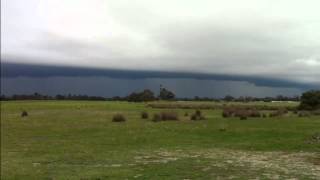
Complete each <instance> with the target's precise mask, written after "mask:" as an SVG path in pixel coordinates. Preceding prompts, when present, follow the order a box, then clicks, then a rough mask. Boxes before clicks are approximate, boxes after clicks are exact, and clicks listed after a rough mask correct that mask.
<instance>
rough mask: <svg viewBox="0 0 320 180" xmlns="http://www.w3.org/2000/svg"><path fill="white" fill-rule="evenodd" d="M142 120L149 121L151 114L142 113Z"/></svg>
mask: <svg viewBox="0 0 320 180" xmlns="http://www.w3.org/2000/svg"><path fill="white" fill-rule="evenodd" d="M141 118H142V119H148V118H149V114H148V113H147V112H142V113H141Z"/></svg>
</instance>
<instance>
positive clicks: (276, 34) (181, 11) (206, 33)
mask: <svg viewBox="0 0 320 180" xmlns="http://www.w3.org/2000/svg"><path fill="white" fill-rule="evenodd" d="M319 7H320V1H319V0H308V1H302V0H241V1H231V0H224V1H218V0H202V1H195V0H161V1H160V0H152V1H150V0H131V1H129V0H67V1H66V0H46V1H43V0H28V1H25V0H2V1H1V63H2V64H4V63H11V64H37V65H49V66H53V65H54V66H60V67H63V66H66V67H84V68H97V69H108V70H110V69H117V70H128V71H132V70H134V71H142V72H145V71H155V72H169V73H172V72H173V73H189V76H188V77H187V78H189V79H193V77H192V75H194V74H212V75H214V76H212V78H211V79H212V80H213V81H216V80H217V78H216V77H217V76H226V78H225V79H222V80H227V81H230V83H231V81H234V80H237V81H239V80H238V78H234V79H231V80H230V78H228V77H230V76H232V77H241V78H240V79H241V82H244V83H249V84H253V85H254V86H261V85H259V83H257V80H254V81H253V80H252V78H254V79H259V78H260V79H261V81H263V82H264V81H265V80H266V79H268V80H270V81H272V82H276V83H275V84H274V85H270V84H268V85H266V84H263V83H262V84H263V86H264V87H278V84H279V82H284V84H297V86H296V87H291V86H290V87H288V88H295V90H292V92H298V91H297V90H296V89H300V91H302V90H301V89H303V88H301V87H303V86H305V87H309V86H311V87H316V88H319V84H320V71H319V69H320V11H319ZM16 73H18V72H16ZM80 75H81V73H80ZM20 76H25V77H28V75H26V74H23V73H22V74H21V75H20ZM58 76H61V74H55V75H51V76H50V77H58ZM78 76H79V74H74V75H73V77H75V78H78ZM2 78H6V77H5V76H3V75H2ZM8 78H11V80H12V79H14V77H8ZM47 78H48V77H47ZM128 78H130V77H128ZM147 78H148V77H143V79H147ZM156 78H163V77H162V76H160V77H156ZM172 78H174V77H172ZM246 78H247V79H246ZM42 79H43V78H42ZM47 80H48V79H47ZM219 80H221V79H219ZM42 81H44V79H43V80H42ZM48 81H49V80H48ZM6 82H7V81H6ZM16 82H18V81H16ZM16 84H17V83H16ZM35 84H37V83H35ZM38 84H39V83H38ZM40 84H41V83H40ZM169 84H170V83H169ZM208 84H210V83H208ZM4 85H7V84H4ZM7 86H9V85H7ZM213 86H214V85H213ZM245 87H247V90H248V89H250V90H252V91H254V88H252V86H249V85H248V86H245ZM8 88H9V87H8ZM12 88H13V89H14V87H11V89H12ZM239 88H240V87H239ZM281 88H282V87H281ZM240 89H241V88H240ZM247 90H243V92H245V91H247ZM261 91H262V92H266V93H265V95H268V93H267V92H268V91H266V90H265V89H261ZM300 91H299V92H300ZM276 92H278V90H276ZM279 92H282V91H279ZM204 94H205V93H204ZM260 94H263V93H260ZM269 94H270V93H269ZM289 94H290V93H289Z"/></svg>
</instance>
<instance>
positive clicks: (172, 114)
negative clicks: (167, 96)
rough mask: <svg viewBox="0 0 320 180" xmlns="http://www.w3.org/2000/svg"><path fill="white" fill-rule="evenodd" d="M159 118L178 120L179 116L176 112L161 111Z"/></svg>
mask: <svg viewBox="0 0 320 180" xmlns="http://www.w3.org/2000/svg"><path fill="white" fill-rule="evenodd" d="M161 120H163V121H170V120H179V118H178V114H177V113H176V112H162V113H161Z"/></svg>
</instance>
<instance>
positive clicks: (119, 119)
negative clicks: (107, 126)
mask: <svg viewBox="0 0 320 180" xmlns="http://www.w3.org/2000/svg"><path fill="white" fill-rule="evenodd" d="M125 121H126V118H125V117H124V115H122V114H119V113H118V114H115V115H114V116H113V118H112V122H125Z"/></svg>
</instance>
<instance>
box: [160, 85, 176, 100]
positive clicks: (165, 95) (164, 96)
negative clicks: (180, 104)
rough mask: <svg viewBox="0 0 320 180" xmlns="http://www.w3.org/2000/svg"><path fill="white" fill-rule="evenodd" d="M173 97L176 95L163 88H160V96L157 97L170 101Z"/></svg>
mask: <svg viewBox="0 0 320 180" xmlns="http://www.w3.org/2000/svg"><path fill="white" fill-rule="evenodd" d="M175 97H176V95H175V94H174V93H173V92H171V91H169V90H167V89H166V88H163V87H161V88H160V95H159V98H160V99H163V100H171V99H174V98H175Z"/></svg>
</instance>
